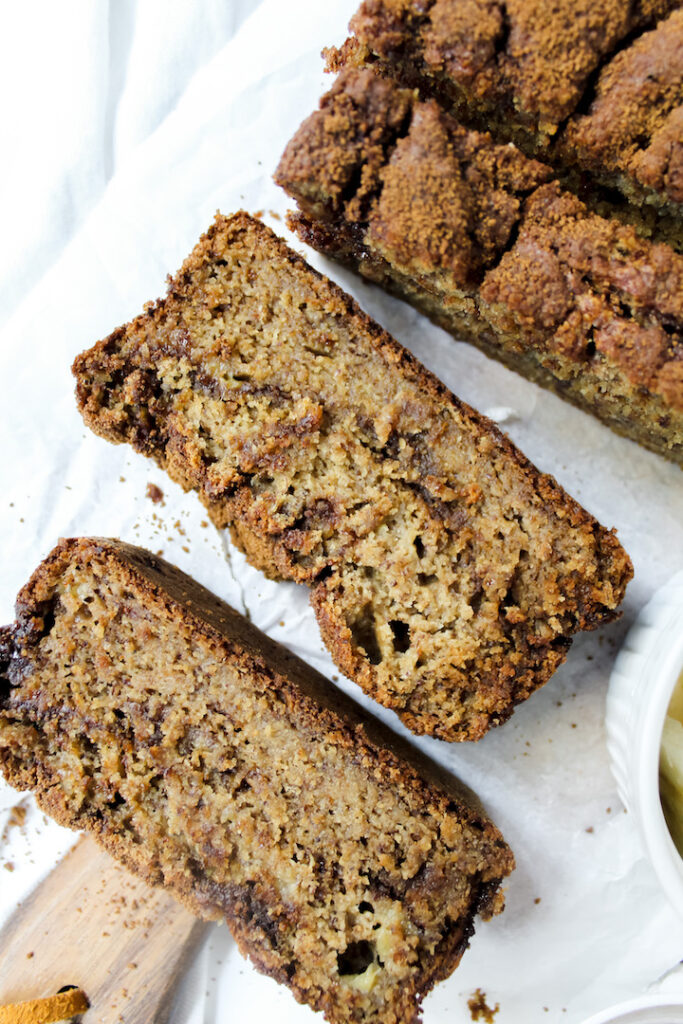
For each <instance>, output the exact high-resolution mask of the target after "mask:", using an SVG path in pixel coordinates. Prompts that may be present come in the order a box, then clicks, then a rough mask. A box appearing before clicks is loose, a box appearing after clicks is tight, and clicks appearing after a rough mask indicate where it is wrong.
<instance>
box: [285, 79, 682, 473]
mask: <svg viewBox="0 0 683 1024" xmlns="http://www.w3.org/2000/svg"><path fill="white" fill-rule="evenodd" d="M371 75H372V72H370V71H369V70H367V69H362V70H360V71H353V70H349V69H347V70H346V71H344V72H342V74H341V75H340V77H339V80H338V82H337V83H336V85H335V87H334V88H333V90H331V91H330V93H328V98H327V99H326V101H325V102H326V104H328V105H331V104H332V103H333V102H334V99H335V97H336V96H337V95H339V92H340V90H341V91H343V89H344V87H345V83H346V82H348V81H353V80H354V79H356V78H360V79H361V80H366V79H368V78H370V77H371ZM394 89H395V90H396V91H397V92H399V93H400V92H403V90H401V89H399V88H398V87H396V86H394ZM356 92H357V93H359V92H360V90H358V88H357V86H356ZM435 111H436V113H435ZM373 113H374V111H373V110H372V109H368V108H367V107H363V106H362V105H360V104H356V108H355V118H356V123H357V124H359V125H363V124H365V123H366V122H369V121H371V119H372V116H373ZM346 116H348V114H346ZM428 120H429V121H431V130H430V132H429V133H427V132H426V129H425V123H426V122H427V121H428ZM404 125H405V126H404V129H403V134H402V137H401V138H400V139H398V140H397V141H396V143H395V145H394V147H393V148H392V149H391V150H390V151H388V152H387V154H386V158H385V166H384V168H380V169H375V170H374V177H375V180H376V181H377V183H378V184H377V188H376V192H375V199H374V202H372V203H370V202H368V201H367V199H366V207H367V209H368V214H367V215H366V217H365V219H364V220H362V221H359V220H358V219H357V218H356V217H355V216H353V217H349V216H348V215H347V213H346V205H345V204H346V203H347V202H348V197H347V198H346V200H344V199H342V200H341V201H338V202H336V203H335V202H327V203H326V205H325V209H324V211H323V212H321V210H320V205H318V206H314V205H313V204H311V203H310V202H309V198H308V197H310V196H311V195H316V194H317V195H318V196H320V193H319V192H318V193H316V191H315V180H314V179H315V175H314V172H313V170H312V164H311V162H309V160H308V156H309V151H310V149H311V148H312V145H317V146H318V147H319V149H320V151H321V152H322V153H327V154H328V155H329V154H333V153H335V152H336V151H337V150H339V149H343V148H344V145H345V140H344V137H343V135H342V134H340V133H339V131H338V130H336V126H335V125H334V124H333V123H332V122H331V121H329V120H327V121H326V122H325V123H324V124H323V118H322V115H321V114H320V113H319V114H318V115H312V117H309V119H308V120H307V121H306V122H304V124H303V125H302V127H301V128H300V129H299V131H298V132H297V134H296V135H295V136H294V138H293V140H292V142H291V143H290V144H289V146H288V147H287V149H286V150H285V153H284V155H283V157H282V160H281V162H280V166H279V167H278V170H277V172H276V181H278V183H279V184H281V185H282V186H283V187H284V188H285V189H286V190H287V191H288V192H289V194H290V195H292V196H293V197H294V198H295V199H296V200H297V202H298V203H299V206H300V211H301V212H300V214H299V216H298V217H297V218H295V219H294V221H293V222H292V224H291V225H290V226H293V227H294V228H295V230H297V231H298V233H299V235H300V237H301V238H302V239H303V240H304V241H306V242H308V243H309V244H311V245H313V246H314V247H315V248H318V249H320V250H321V251H324V252H325V253H326V254H327V255H331V256H333V257H336V258H338V259H342V261H344V262H346V263H348V264H350V265H352V266H354V267H355V268H356V269H357V270H359V271H360V272H361V273H362V274H364V275H365V276H367V277H370V278H371V279H373V280H375V281H377V282H378V283H380V284H382V285H384V286H385V287H388V288H389V289H390V290H392V291H394V292H396V293H397V294H399V295H401V296H402V297H404V298H407V299H408V300H409V301H411V302H412V303H413V304H415V305H417V306H418V308H420V309H421V310H422V311H423V312H426V313H427V314H428V315H429V316H431V317H432V318H433V319H435V320H437V322H439V323H440V324H441V325H442V326H446V327H447V329H449V330H451V331H452V333H454V334H455V335H456V337H465V338H466V339H467V340H470V341H473V342H474V343H475V344H477V345H479V347H481V348H482V349H483V350H484V351H485V352H486V353H487V354H488V355H493V356H495V357H496V358H499V359H501V360H502V361H503V362H506V364H507V365H509V366H511V367H512V368H514V369H517V370H519V371H520V372H522V373H524V374H525V375H527V376H529V377H531V379H533V380H535V381H536V382H538V383H541V384H544V385H545V386H546V387H550V388H551V389H552V390H554V391H556V393H558V394H560V395H562V396H563V397H567V398H569V399H570V400H571V401H573V402H574V403H575V404H577V405H579V406H581V407H582V408H584V409H586V410H588V411H591V412H593V413H595V414H597V415H598V416H600V417H601V418H602V419H604V420H605V422H607V423H608V424H609V425H610V426H611V427H612V428H613V429H615V430H616V431H617V432H619V433H622V434H625V435H626V436H629V437H631V438H633V439H634V440H637V441H638V442H639V443H641V444H644V445H645V446H647V447H650V448H652V449H653V450H655V451H657V452H659V453H660V454H663V455H665V456H667V457H669V458H671V459H673V460H674V461H681V460H683V364H682V362H681V353H682V352H683V346H682V345H681V327H680V324H681V321H682V319H683V317H682V315H681V302H680V291H681V289H680V281H681V280H683V269H682V268H683V260H682V257H680V256H678V255H677V254H676V253H674V252H673V251H672V250H671V249H670V248H669V247H667V246H665V245H663V244H659V245H654V244H653V243H650V242H647V241H645V240H643V239H640V238H639V237H638V236H637V234H636V233H635V232H634V231H633V229H631V228H628V227H625V226H623V225H620V224H618V223H614V222H613V221H610V220H607V219H605V218H604V217H599V216H597V215H595V214H591V213H589V212H588V211H587V210H586V209H585V207H584V206H583V205H582V204H581V203H580V202H579V201H578V200H577V199H575V197H574V196H572V195H571V194H570V193H566V192H563V191H561V190H560V189H559V188H558V186H557V185H556V184H552V183H548V184H545V185H543V184H540V183H539V180H538V172H537V171H536V167H537V166H538V165H537V164H536V163H535V162H531V161H527V164H526V167H525V165H524V163H523V161H524V158H523V157H522V156H521V154H519V156H518V157H517V158H516V159H517V161H518V162H517V164H515V166H516V167H517V172H516V176H517V179H518V180H519V182H520V184H521V185H522V186H523V187H522V190H521V192H520V191H519V185H515V181H514V179H511V178H510V176H509V174H508V175H507V177H506V178H505V179H503V181H502V182H501V181H500V180H496V176H495V175H491V174H489V178H488V180H489V182H490V184H489V191H488V193H487V191H486V188H483V189H482V186H481V182H482V180H483V181H484V183H485V182H486V180H487V179H486V178H485V177H483V176H482V173H481V171H480V170H479V168H478V166H477V161H478V164H479V165H480V166H481V165H482V164H483V157H482V153H484V154H487V153H488V154H489V155H488V158H487V159H488V164H489V166H490V164H491V162H492V161H495V160H500V159H501V157H500V156H499V155H498V154H499V153H503V152H504V147H499V146H496V145H495V144H493V143H492V141H491V140H490V137H486V136H482V135H480V134H478V133H476V132H470V133H469V136H470V137H471V138H472V139H473V140H475V139H476V141H477V149H476V150H474V147H473V146H472V143H470V145H471V146H472V151H474V153H475V155H474V157H472V158H470V164H469V165H468V163H467V155H468V151H467V150H466V152H465V161H464V167H463V166H461V165H459V162H458V161H457V160H455V159H454V158H453V157H451V158H450V161H448V159H447V157H448V153H449V149H450V150H452V151H454V152H457V151H458V150H459V149H462V143H461V141H460V140H461V138H462V134H463V131H464V130H463V129H462V127H461V126H460V125H459V124H458V123H457V122H455V121H453V119H452V118H450V117H449V116H448V115H445V114H443V113H442V112H439V111H438V108H436V107H435V105H434V104H433V101H430V103H427V104H425V103H421V102H417V101H415V105H414V114H413V118H412V120H410V121H408V120H406V122H405V123H404ZM487 138H488V139H489V141H488V142H486V141H483V142H482V140H486V139H487ZM307 143H310V144H307ZM508 159H509V158H508ZM316 160H317V161H318V162H319V161H320V160H321V153H320V152H319V153H318V154H317V156H316ZM460 164H462V161H460ZM484 166H486V165H484ZM473 172H474V173H475V180H476V181H477V182H478V183H480V184H479V185H478V188H477V189H476V190H473V189H472V188H471V186H470V184H469V179H470V177H471V176H472V173H473ZM304 181H305V182H306V188H305V192H304V190H303V189H302V188H301V185H300V183H301V182H304ZM536 186H538V187H536ZM453 189H456V190H458V192H459V194H460V195H461V203H462V208H463V209H465V210H468V211H469V212H470V222H469V224H468V225H467V228H466V232H465V234H464V241H463V240H462V237H461V238H459V237H458V236H457V235H455V234H453V233H452V232H451V234H450V235H449V225H448V223H444V224H441V222H440V217H441V216H442V215H440V213H439V211H440V210H442V209H447V210H450V209H452V208H453V207H454V205H455V204H454V202H453V201H452V200H450V198H449V197H450V196H451V193H452V191H453ZM501 196H502V198H501ZM494 211H495V216H494V218H493V222H494V224H496V225H497V231H498V236H497V237H496V238H495V244H494V245H493V246H492V249H491V255H490V256H489V258H488V262H484V261H482V260H481V258H476V256H475V257H473V258H469V250H468V248H467V232H469V233H470V235H472V234H473V233H476V232H479V231H480V230H481V227H480V225H481V224H482V223H483V224H484V225H485V224H486V218H487V217H488V218H491V216H492V213H493V212H494ZM503 214H504V215H505V217H506V218H507V220H506V230H507V235H506V234H505V233H501V232H500V225H501V223H502V220H503V217H502V215H503ZM555 235H557V236H558V238H559V239H560V242H559V243H558V244H556V242H555V239H554V236H555ZM413 237H415V238H416V239H417V238H419V239H420V241H419V244H413V243H412V242H411V239H413ZM430 238H433V242H431V243H430ZM482 251H485V250H484V249H483V247H482V246H481V244H480V245H479V246H478V248H477V249H475V250H473V253H476V254H477V255H478V254H480V253H481V252H482ZM452 253H456V255H457V258H458V261H459V262H454V260H453V257H452ZM463 253H464V254H465V256H464V257H463ZM529 273H531V274H533V275H535V276H536V277H539V281H538V282H537V284H538V287H534V288H532V289H529V288H528V287H527V282H526V278H525V274H526V275H528V274H529ZM541 279H542V280H541ZM503 281H504V282H505V283H504V287H502V284H503ZM677 282H679V283H678V284H677ZM667 289H668V291H667ZM572 294H573V296H574V298H573V300H571V296H572ZM572 303H573V307H572ZM532 306H533V307H534V313H533V315H531V314H530V310H531V307H532ZM526 307H529V308H528V309H527V308H526ZM506 311H507V313H506ZM563 317H564V320H563ZM568 339H571V341H569V340H568Z"/></svg>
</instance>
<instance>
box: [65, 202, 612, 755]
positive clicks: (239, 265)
mask: <svg viewBox="0 0 683 1024" xmlns="http://www.w3.org/2000/svg"><path fill="white" fill-rule="evenodd" d="M74 372H75V374H76V377H77V379H78V387H77V393H78V402H79V406H80V408H81V410H82V412H83V415H84V418H85V421H86V423H87V424H88V425H89V426H90V427H91V428H92V429H93V430H94V431H95V432H96V433H98V434H101V435H102V436H104V437H106V438H108V439H109V440H111V441H115V442H116V441H118V442H120V441H127V442H129V443H130V444H132V445H133V446H134V447H135V448H137V449H138V450H139V451H142V452H144V453H145V454H147V455H150V456H152V457H153V458H155V459H156V460H157V462H158V463H159V464H160V465H161V466H163V467H165V468H166V469H167V470H168V472H169V474H170V475H171V476H172V477H173V479H175V480H177V481H179V482H180V483H181V484H182V485H183V486H185V487H186V488H194V489H196V490H197V491H198V492H199V494H200V496H201V498H202V500H203V501H204V503H205V504H206V506H207V508H208V510H209V513H210V515H211V517H212V519H213V521H214V523H215V524H216V525H217V526H219V527H224V526H228V525H229V526H231V528H232V533H233V537H234V539H235V541H236V542H237V543H238V544H240V545H241V546H242V548H243V550H244V551H245V552H246V553H247V555H248V557H249V558H250V560H251V561H252V562H253V563H254V564H255V565H256V566H258V567H259V568H261V569H263V570H264V571H265V572H267V573H268V574H270V575H271V576H274V577H278V576H279V577H284V578H286V579H291V580H295V581H297V582H300V583H305V584H307V585H308V586H309V587H311V591H312V593H311V600H312V604H313V607H314V609H315V612H316V615H317V617H318V621H319V624H320V628H321V632H322V635H323V639H324V641H325V643H326V644H327V645H328V647H329V649H330V651H331V652H332V655H333V657H334V658H335V660H336V662H337V664H338V665H339V667H340V668H341V669H342V671H343V672H345V673H346V674H347V675H348V676H350V677H351V678H352V679H355V680H356V682H358V683H359V684H360V685H361V686H362V687H363V689H365V690H366V691H367V692H368V693H369V694H370V695H371V696H372V697H374V698H375V699H376V700H378V701H379V702H380V703H382V704H385V705H386V706H387V707H390V708H394V709H395V710H396V711H397V712H398V713H399V714H400V716H401V717H402V719H403V720H404V722H405V723H406V724H407V725H408V726H409V727H410V728H411V729H413V730H415V731H416V732H422V733H431V734H432V735H435V736H439V737H441V738H443V739H477V738H479V737H480V736H481V735H483V733H484V732H486V730H487V729H488V728H489V727H490V726H491V725H493V724H497V723H499V722H501V721H504V720H505V719H506V718H508V717H509V715H510V714H511V713H512V710H513V708H514V706H515V704H517V703H519V701H521V700H524V699H525V698H526V697H528V696H529V694H530V693H532V692H533V691H534V690H535V689H537V688H538V687H539V686H541V685H542V684H543V683H544V682H545V681H546V680H547V679H548V678H549V677H550V675H551V674H552V673H553V671H554V670H555V669H556V668H557V666H558V665H559V664H560V663H561V662H562V661H563V660H564V658H565V656H566V651H567V648H568V646H569V642H570V638H571V636H572V634H573V633H575V632H576V631H577V630H579V629H591V628H593V627H595V626H597V625H599V624H600V623H602V622H606V621H609V620H610V619H612V618H614V616H615V614H616V609H617V607H618V605H619V603H620V601H621V599H622V596H623V593H624V588H625V586H626V583H627V581H628V579H629V578H630V575H631V564H630V561H629V559H628V556H627V555H626V554H625V552H624V551H623V549H622V548H621V547H620V545H619V543H618V542H617V540H616V538H615V536H614V534H613V533H610V532H608V531H607V530H605V529H603V528H602V527H601V526H600V525H599V524H598V523H597V522H596V521H595V520H594V519H593V518H591V516H589V515H588V514H587V513H586V512H585V511H584V510H583V509H582V508H580V506H579V505H577V504H576V502H574V501H572V499H571V498H569V497H568V496H567V495H566V494H565V493H564V492H563V491H562V490H561V489H560V488H559V487H558V486H557V484H556V483H555V481H554V480H553V479H551V478H550V477H547V476H544V475H542V474H540V473H539V472H538V471H537V470H536V469H535V468H534V467H533V466H531V465H530V464H529V462H528V461H527V460H526V459H525V458H524V456H523V455H522V454H521V453H520V452H519V451H517V450H516V449H515V448H514V446H513V445H512V444H511V443H510V441H509V440H508V439H507V438H506V437H505V436H504V435H502V434H501V433H500V432H499V431H498V430H497V429H496V427H495V426H494V425H493V424H492V423H490V422H489V421H488V420H486V419H485V418H483V417H482V416H479V415H478V414H477V413H476V412H474V410H472V409H470V408H468V407H467V406H465V405H463V404H462V403H461V402H459V401H458V400H457V399H456V398H455V397H454V396H453V395H451V394H450V393H449V392H448V391H447V390H446V389H445V388H444V387H443V385H442V384H441V383H440V382H439V381H438V380H436V378H435V377H433V376H432V375H431V374H430V373H428V372H427V371H426V370H425V369H424V367H422V366H421V365H420V364H419V363H418V362H417V361H416V360H415V359H414V358H413V357H412V356H411V355H410V354H409V353H408V352H407V351H405V350H404V349H402V348H401V346H400V345H398V344H397V342H395V341H394V340H393V339H392V338H390V337H389V336H388V335H387V334H386V333H385V332H384V331H382V330H381V328H380V327H379V326H378V325H377V324H375V323H373V322H372V321H371V320H369V319H368V317H366V316H365V315H364V314H363V313H362V312H361V311H360V309H358V307H357V306H356V305H355V303H354V302H353V301H352V300H351V299H350V298H349V296H347V295H345V294H344V293H343V292H342V291H341V290H340V289H339V288H337V287H336V286H335V285H333V284H332V283H330V282H329V281H327V280H326V279H325V278H322V277H321V276H320V275H319V274H317V273H315V271H313V270H312V269H311V268H310V267H309V266H308V265H307V264H306V263H305V262H304V261H303V260H302V259H301V258H300V257H299V256H297V255H296V254H295V253H294V252H292V250H291V249H289V248H288V247H287V246H286V245H285V244H284V242H282V241H281V240H280V239H278V238H277V237H276V236H275V235H274V234H273V233H272V232H271V231H270V230H269V229H268V228H266V227H265V226H264V225H263V224H261V223H260V222H259V221H257V220H254V219H252V218H250V217H249V216H247V215H246V214H244V213H242V214H237V215H235V216H233V217H230V218H224V217H220V216H219V217H218V218H217V219H216V222H215V223H214V225H213V226H212V228H211V229H210V230H209V232H208V233H207V234H206V235H205V236H204V237H203V238H202V239H201V241H200V242H199V244H198V245H197V247H196V249H195V251H194V252H193V253H192V255H191V256H190V257H189V258H188V259H187V261H186V262H185V264H184V266H183V267H182V269H181V270H180V272H179V274H178V275H177V276H176V277H175V278H174V279H173V280H172V281H171V283H170V286H169V294H168V297H167V298H166V299H164V300H161V301H159V302H158V303H157V304H156V305H155V306H151V307H149V308H148V310H147V312H146V313H145V314H143V315H142V316H140V317H138V318H137V319H136V320H134V321H133V322H132V323H130V324H128V325H127V326H125V327H122V328H120V329H119V330H117V331H115V332H114V333H113V334H112V335H111V336H110V337H109V338H106V339H105V340H104V341H101V342H99V343H98V344H97V345H95V346H94V348H92V349H91V350H89V351H88V352H85V353H83V354H82V355H81V356H79V357H78V358H77V359H76V361H75V364H74Z"/></svg>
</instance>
